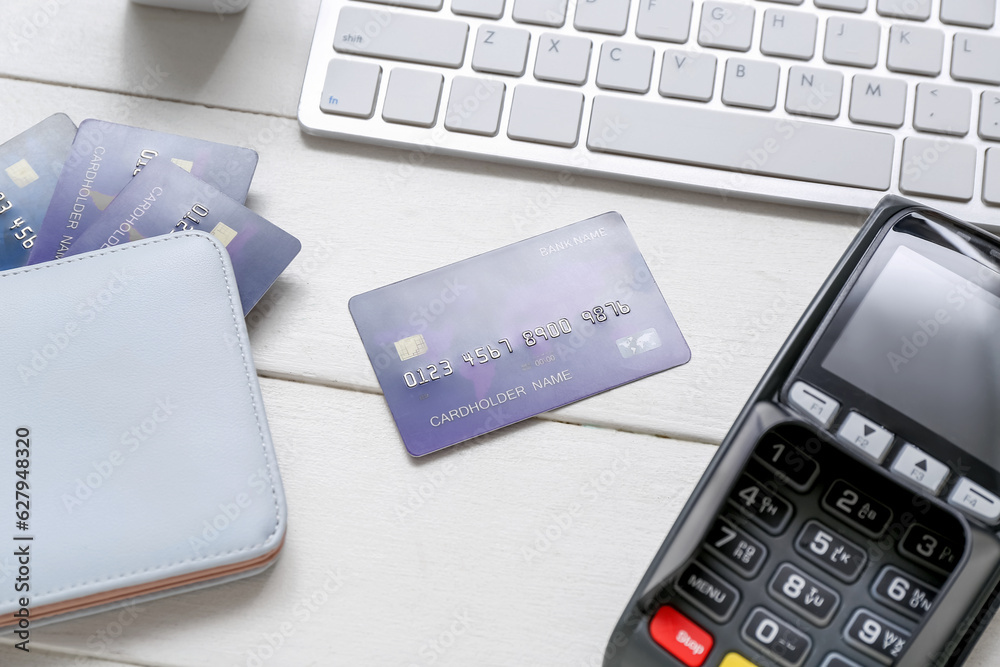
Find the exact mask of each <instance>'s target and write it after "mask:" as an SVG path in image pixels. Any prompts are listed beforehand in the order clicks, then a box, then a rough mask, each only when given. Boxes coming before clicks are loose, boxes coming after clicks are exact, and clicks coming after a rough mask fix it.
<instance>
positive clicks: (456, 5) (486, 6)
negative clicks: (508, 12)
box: [451, 0, 504, 19]
mask: <svg viewBox="0 0 1000 667" xmlns="http://www.w3.org/2000/svg"><path fill="white" fill-rule="evenodd" d="M503 8H504V0H451V11H452V13H455V14H460V15H462V16H481V17H482V18H486V19H498V18H500V17H501V16H503Z"/></svg>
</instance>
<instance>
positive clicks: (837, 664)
mask: <svg viewBox="0 0 1000 667" xmlns="http://www.w3.org/2000/svg"><path fill="white" fill-rule="evenodd" d="M820 667H861V665H859V664H858V663H856V662H854V661H853V660H848V659H847V658H845V657H844V656H842V655H840V654H839V653H829V654H827V656H826V658H825V659H824V660H823V664H822V665H820Z"/></svg>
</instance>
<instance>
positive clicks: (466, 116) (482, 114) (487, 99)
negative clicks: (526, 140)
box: [444, 76, 506, 137]
mask: <svg viewBox="0 0 1000 667" xmlns="http://www.w3.org/2000/svg"><path fill="white" fill-rule="evenodd" d="M505 91H506V86H505V85H504V84H503V83H501V82H499V81H496V80H491V79H477V78H474V77H470V76H456V77H455V78H454V79H452V81H451V94H450V95H449V96H448V109H447V111H446V113H445V116H444V126H445V127H446V128H447V129H449V130H451V131H452V132H465V133H466V134H481V135H484V136H488V137H492V136H494V135H496V133H497V132H498V131H499V129H500V112H501V111H502V110H503V97H504V92H505Z"/></svg>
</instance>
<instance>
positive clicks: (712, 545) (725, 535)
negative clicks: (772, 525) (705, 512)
mask: <svg viewBox="0 0 1000 667" xmlns="http://www.w3.org/2000/svg"><path fill="white" fill-rule="evenodd" d="M705 546H706V547H707V548H708V550H709V551H710V552H711V553H713V554H715V555H716V556H718V557H719V558H720V559H721V560H722V561H723V562H724V563H725V564H726V565H728V566H729V567H731V568H733V569H734V570H736V573H737V574H739V575H741V576H743V577H745V578H747V579H749V578H752V577H754V576H756V575H757V572H759V571H760V567H761V565H763V564H764V561H765V560H766V559H767V547H765V546H764V543H763V542H761V541H760V540H758V539H757V538H755V537H752V536H751V535H750V534H749V533H747V532H746V531H745V530H742V529H740V528H737V527H736V525H735V524H733V523H732V522H731V521H727V520H726V519H723V518H722V517H718V518H716V520H715V523H713V524H712V529H711V530H710V531H708V537H707V538H706V539H705Z"/></svg>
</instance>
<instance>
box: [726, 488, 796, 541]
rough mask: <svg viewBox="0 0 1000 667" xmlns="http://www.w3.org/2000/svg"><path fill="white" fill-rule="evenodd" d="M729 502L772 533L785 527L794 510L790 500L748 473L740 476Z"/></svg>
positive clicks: (775, 533)
mask: <svg viewBox="0 0 1000 667" xmlns="http://www.w3.org/2000/svg"><path fill="white" fill-rule="evenodd" d="M729 502H730V503H732V504H733V505H734V506H735V507H737V508H739V510H740V511H741V512H743V513H744V514H745V515H747V516H748V517H750V518H751V519H752V520H753V521H754V522H755V523H757V525H759V526H760V527H761V528H763V529H764V530H766V531H767V532H769V533H771V534H772V535H778V534H779V533H781V531H783V530H784V529H785V526H787V525H788V521H789V520H790V519H791V518H792V513H793V511H794V510H793V509H792V504H791V503H790V502H788V501H787V500H785V499H784V498H782V497H781V496H779V495H778V494H776V493H772V492H771V490H770V489H768V488H767V486H766V485H764V484H761V483H760V482H758V481H757V480H756V479H754V478H753V477H751V476H750V475H747V474H746V473H744V474H743V475H741V476H740V479H739V481H738V482H737V483H736V488H735V489H733V492H732V494H731V495H730V496H729Z"/></svg>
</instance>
